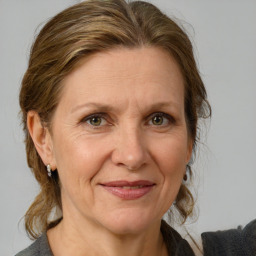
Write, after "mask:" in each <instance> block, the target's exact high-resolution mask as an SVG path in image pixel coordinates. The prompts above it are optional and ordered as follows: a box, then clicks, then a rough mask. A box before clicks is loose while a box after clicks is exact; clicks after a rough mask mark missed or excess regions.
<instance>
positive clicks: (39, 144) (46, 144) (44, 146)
mask: <svg viewBox="0 0 256 256" xmlns="http://www.w3.org/2000/svg"><path fill="white" fill-rule="evenodd" d="M27 127H28V130H29V133H30V136H31V138H32V140H33V142H34V145H35V147H36V150H37V152H38V154H39V155H40V157H41V159H42V161H43V162H44V164H45V165H47V164H50V165H51V168H52V170H55V169H56V163H55V159H54V154H53V143H52V137H51V134H50V132H49V129H48V128H47V127H44V126H43V124H42V122H41V119H40V117H39V115H38V113H37V112H36V111H29V112H28V114H27Z"/></svg>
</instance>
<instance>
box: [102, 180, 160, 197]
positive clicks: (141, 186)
mask: <svg viewBox="0 0 256 256" xmlns="http://www.w3.org/2000/svg"><path fill="white" fill-rule="evenodd" d="M100 185H101V186H102V187H103V188H104V189H105V190H107V191H108V192H110V193H111V194H113V195H115V196H117V197H119V198H121V199H125V200H135V199H138V198H141V197H143V196H145V195H146V194H148V193H149V192H150V191H151V190H152V188H153V187H154V186H155V185H156V184H155V183H152V182H150V181H145V180H140V181H133V182H129V181H113V182H108V183H104V184H100Z"/></svg>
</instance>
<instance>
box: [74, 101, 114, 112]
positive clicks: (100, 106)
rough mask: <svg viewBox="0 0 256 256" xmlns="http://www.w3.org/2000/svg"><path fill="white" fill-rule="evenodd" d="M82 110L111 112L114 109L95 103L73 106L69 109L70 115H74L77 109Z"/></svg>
mask: <svg viewBox="0 0 256 256" xmlns="http://www.w3.org/2000/svg"><path fill="white" fill-rule="evenodd" d="M82 108H95V109H97V110H99V111H111V110H113V109H114V108H113V107H112V106H110V105H107V104H102V103H96V102H88V103H84V104H81V105H78V106H75V107H74V108H72V109H71V111H70V112H71V113H74V112H76V111H78V110H79V109H82Z"/></svg>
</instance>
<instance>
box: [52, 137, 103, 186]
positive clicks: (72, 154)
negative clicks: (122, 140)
mask: <svg viewBox="0 0 256 256" xmlns="http://www.w3.org/2000/svg"><path fill="white" fill-rule="evenodd" d="M63 138H65V139H63ZM104 145H105V146H104ZM106 145H108V144H106V142H105V141H104V140H98V139H96V138H92V139H88V138H87V137H86V136H80V137H79V138H77V139H74V138H73V137H70V138H67V137H63V136H61V135H60V136H58V137H56V141H55V153H54V154H55V159H56V165H57V169H58V172H59V176H60V180H61V183H62V184H63V183H66V181H67V184H69V183H71V182H72V183H88V182H90V181H91V180H92V179H93V177H94V176H95V175H96V174H97V173H98V171H99V170H100V169H101V167H102V165H103V164H104V161H105V159H106V157H107V155H108V149H107V147H106ZM63 185H64V184H63ZM73 185H74V184H73Z"/></svg>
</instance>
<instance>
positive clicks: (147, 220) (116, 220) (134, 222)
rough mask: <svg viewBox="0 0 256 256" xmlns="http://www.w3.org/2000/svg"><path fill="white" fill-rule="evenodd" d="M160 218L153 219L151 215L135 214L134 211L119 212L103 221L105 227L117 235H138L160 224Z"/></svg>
mask: <svg viewBox="0 0 256 256" xmlns="http://www.w3.org/2000/svg"><path fill="white" fill-rule="evenodd" d="M160 220H161V218H160V217H159V219H154V218H153V216H152V213H151V214H150V213H149V214H148V213H145V212H140V211H138V212H136V210H128V211H127V210H125V212H124V210H123V211H119V214H114V216H110V217H109V218H108V219H105V221H104V222H105V227H106V228H107V229H108V230H110V231H111V232H112V233H114V234H117V235H127V234H139V233H142V232H143V231H145V230H146V229H148V228H149V227H150V226H152V225H153V224H155V223H156V222H157V221H159V222H160Z"/></svg>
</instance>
